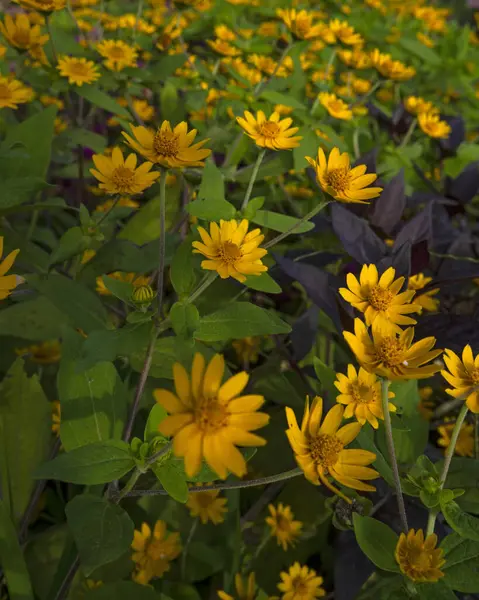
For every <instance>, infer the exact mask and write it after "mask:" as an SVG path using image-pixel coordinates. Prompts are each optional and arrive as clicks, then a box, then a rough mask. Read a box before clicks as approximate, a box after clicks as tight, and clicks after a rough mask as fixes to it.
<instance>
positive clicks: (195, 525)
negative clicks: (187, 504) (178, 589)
mask: <svg viewBox="0 0 479 600" xmlns="http://www.w3.org/2000/svg"><path fill="white" fill-rule="evenodd" d="M199 521H200V519H199V517H196V519H195V520H194V522H193V525H192V526H191V529H190V533H189V534H188V538H187V539H186V542H185V545H184V546H183V552H182V553H181V571H180V572H181V580H182V581H186V559H187V558H188V549H189V547H190V544H191V541H192V539H193V536H194V535H195V532H196V529H197V528H198V523H199Z"/></svg>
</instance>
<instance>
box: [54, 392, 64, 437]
mask: <svg viewBox="0 0 479 600" xmlns="http://www.w3.org/2000/svg"><path fill="white" fill-rule="evenodd" d="M61 420H62V408H61V405H60V402H58V400H54V401H53V402H52V433H54V434H55V435H56V436H57V437H59V436H60V423H61Z"/></svg>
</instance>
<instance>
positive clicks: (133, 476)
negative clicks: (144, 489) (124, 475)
mask: <svg viewBox="0 0 479 600" xmlns="http://www.w3.org/2000/svg"><path fill="white" fill-rule="evenodd" d="M142 473H143V471H142V470H141V469H139V468H138V467H137V468H136V469H135V470H134V471H133V473H132V474H131V477H130V479H128V481H127V482H126V484H125V486H124V487H123V488H122V489H121V490H120V492H119V494H118V495H117V496H115V499H114V500H113V502H114V503H115V504H119V503H120V502H121V500H123V498H124V497H125V496H126V495H127V494H128V492H131V490H132V489H133V488H134V487H135V483H136V482H137V481H138V479H139V478H140V477H141V475H142Z"/></svg>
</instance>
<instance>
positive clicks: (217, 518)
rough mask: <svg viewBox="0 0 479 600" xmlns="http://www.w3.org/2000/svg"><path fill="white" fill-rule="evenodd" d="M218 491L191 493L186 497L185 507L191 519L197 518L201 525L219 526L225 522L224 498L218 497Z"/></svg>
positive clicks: (226, 510) (225, 500)
mask: <svg viewBox="0 0 479 600" xmlns="http://www.w3.org/2000/svg"><path fill="white" fill-rule="evenodd" d="M219 496H220V490H205V491H204V492H191V493H190V494H189V496H188V500H187V502H186V506H187V507H188V508H189V510H190V515H191V516H192V517H198V518H199V519H200V521H201V522H202V523H203V525H206V523H209V522H211V523H213V524H214V525H219V524H220V523H223V522H224V520H225V513H227V512H228V509H227V508H226V503H227V502H228V501H227V499H226V498H223V497H221V498H220V497H219Z"/></svg>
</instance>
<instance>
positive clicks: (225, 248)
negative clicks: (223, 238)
mask: <svg viewBox="0 0 479 600" xmlns="http://www.w3.org/2000/svg"><path fill="white" fill-rule="evenodd" d="M218 255H219V258H220V260H222V261H223V262H225V263H228V264H234V263H235V262H236V261H237V260H238V259H240V258H241V249H240V248H239V247H238V246H237V245H236V244H233V242H224V243H223V244H221V245H220V246H219V247H218Z"/></svg>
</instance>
